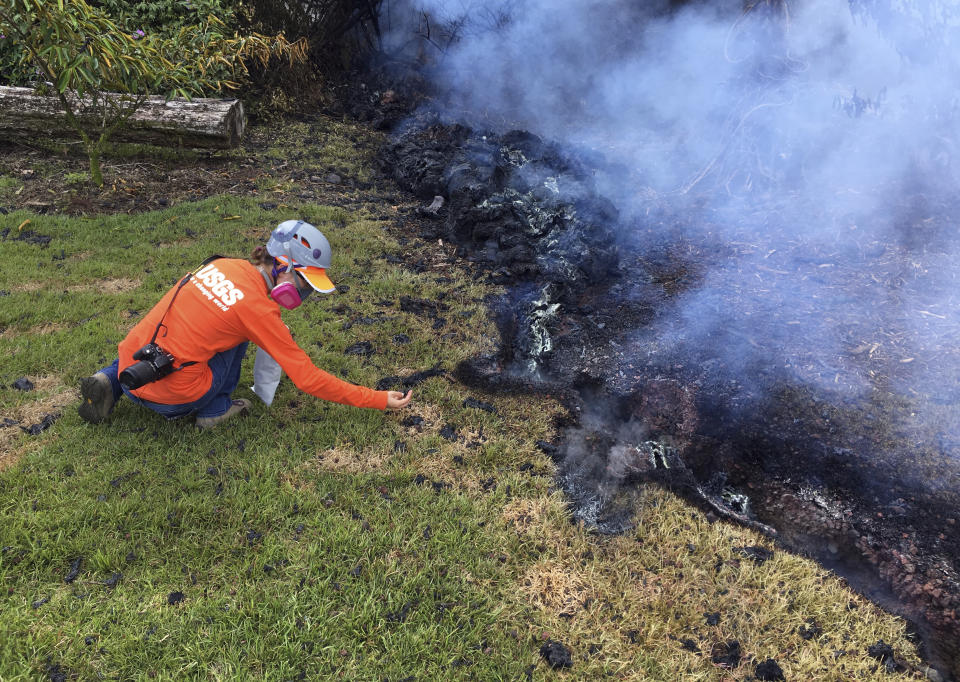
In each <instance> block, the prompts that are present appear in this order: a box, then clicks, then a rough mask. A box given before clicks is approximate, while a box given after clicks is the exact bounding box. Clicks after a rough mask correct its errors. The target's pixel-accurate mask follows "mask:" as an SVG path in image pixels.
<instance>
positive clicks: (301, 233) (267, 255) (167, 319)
mask: <svg viewBox="0 0 960 682" xmlns="http://www.w3.org/2000/svg"><path fill="white" fill-rule="evenodd" d="M329 267H330V244H329V243H328V242H327V239H326V237H324V236H323V233H322V232H320V230H318V229H317V228H316V227H314V226H313V225H310V224H309V223H305V222H303V221H301V220H288V221H285V222H283V223H280V225H279V226H277V228H276V229H275V230H274V231H273V233H272V234H271V236H270V240H269V241H268V242H267V245H266V247H263V246H259V247H257V248H256V249H255V250H254V252H253V254H251V257H250V260H249V261H247V260H243V259H235V258H223V257H219V256H215V257H213V258H211V259H208V260H207V261H205V262H204V263H203V264H202V265H201V266H200V267H199V268H197V269H196V270H195V271H193V272H192V273H190V274H189V275H187V276H186V277H184V278H183V279H182V280H181V281H180V282H179V283H178V284H176V285H175V286H174V287H173V288H172V289H170V291H168V292H167V293H166V295H164V297H163V298H162V299H160V302H159V303H157V305H156V306H154V308H153V309H152V310H150V312H149V313H147V315H146V316H145V317H144V318H143V320H141V321H140V322H139V323H138V324H137V326H135V327H134V328H133V329H132V330H131V331H130V333H129V334H128V335H127V337H126V338H125V339H124V340H123V341H121V342H120V345H119V349H118V351H119V352H118V357H117V359H116V360H114V362H113V364H111V365H110V366H108V367H105V368H103V369H102V370H100V371H99V372H97V373H96V374H94V375H93V376H90V377H86V378H84V379H83V380H82V381H81V382H80V393H81V395H82V397H83V403H82V404H81V405H80V407H79V410H78V411H79V413H80V416H81V417H82V418H83V419H85V420H86V421H88V422H91V423H98V422H101V421H103V420H104V419H106V417H107V416H108V415H109V414H110V412H111V410H112V409H113V406H114V404H115V403H116V401H117V400H119V399H120V397H121V396H122V395H124V394H126V395H127V396H128V397H129V398H130V399H131V400H133V401H134V402H135V403H138V404H140V405H142V406H144V407H147V408H149V409H151V410H153V411H154V412H157V413H158V414H161V415H163V416H164V417H166V418H168V419H176V418H177V417H183V416H186V415H188V414H191V413H196V417H197V426H199V427H200V428H209V427H211V426H214V425H216V424H218V423H219V422H221V421H224V420H225V419H228V418H230V417H232V416H235V415H240V414H244V413H245V412H246V411H247V409H248V408H249V406H250V402H249V401H248V400H244V399H235V398H233V397H232V394H233V391H234V390H235V389H236V387H237V384H238V383H239V381H240V367H241V363H242V361H243V358H244V355H245V354H246V351H247V344H248V343H249V342H250V341H252V342H254V343H255V344H257V346H259V347H260V348H262V349H263V350H264V351H266V352H267V353H268V354H269V355H270V356H271V357H273V358H274V359H275V360H276V361H277V362H278V363H279V365H280V366H281V367H282V368H283V370H284V371H285V372H286V373H287V375H288V376H289V377H290V378H291V380H292V381H293V383H294V384H295V385H296V386H297V388H299V389H300V390H302V391H304V392H306V393H309V394H311V395H313V396H316V397H318V398H322V399H324V400H330V401H333V402H337V403H343V404H345V405H353V406H354V407H369V408H375V409H380V410H383V409H387V408H390V409H398V408H401V407H404V406H406V405H407V404H408V403H409V402H410V398H411V396H410V393H409V392H408V393H407V394H406V395H405V394H403V393H400V392H398V391H374V390H372V389H369V388H365V387H363V386H356V385H354V384H351V383H349V382H346V381H343V380H341V379H338V378H337V377H334V376H332V375H330V374H328V373H327V372H324V371H323V370H321V369H319V368H317V367H316V366H315V365H314V364H313V362H312V361H311V360H310V357H309V356H308V355H307V354H306V352H304V351H303V349H301V348H300V347H299V346H298V345H297V343H296V342H295V341H294V340H293V337H292V336H291V335H290V331H289V330H288V329H287V327H286V325H285V324H283V322H282V321H281V319H280V308H281V307H283V308H286V309H288V310H291V309H293V308H296V307H297V306H299V305H300V303H301V302H302V301H303V300H304V299H305V298H307V297H308V296H309V295H310V294H311V293H313V292H314V291H319V292H320V293H325V294H327V293H331V292H333V291H334V289H335V287H334V285H333V283H332V282H331V281H330V279H329V277H328V276H327V274H326V271H327V269H328V268H329Z"/></svg>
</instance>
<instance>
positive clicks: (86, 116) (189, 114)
mask: <svg viewBox="0 0 960 682" xmlns="http://www.w3.org/2000/svg"><path fill="white" fill-rule="evenodd" d="M111 96H113V97H119V95H111ZM73 101H75V102H76V103H77V105H78V106H76V107H75V110H77V111H80V112H81V114H80V117H81V119H82V120H83V121H84V122H85V123H88V124H90V126H91V129H94V130H95V129H96V128H97V127H98V122H99V117H98V116H97V115H96V112H95V111H92V110H91V109H92V108H91V107H90V106H89V103H90V100H89V99H88V98H85V99H84V100H83V101H82V102H81V101H77V100H76V99H74V100H73ZM245 127H246V116H245V114H244V111H243V103H242V102H240V100H237V99H211V98H200V97H197V98H194V99H192V100H187V99H182V98H176V99H171V100H169V101H167V100H165V99H164V98H163V97H149V98H148V99H147V100H146V101H145V102H144V103H143V104H142V105H141V106H140V108H139V109H138V110H137V111H136V113H134V114H133V116H132V117H131V118H130V120H129V121H128V122H127V125H126V126H124V127H122V128H121V129H119V130H117V131H116V132H115V133H114V134H113V135H112V136H111V138H110V139H111V141H113V142H142V143H147V144H154V145H158V146H183V147H201V148H214V149H229V148H231V147H236V146H237V145H238V144H239V143H240V139H241V138H242V137H243V132H244V128H245ZM25 137H26V138H34V139H36V138H38V137H43V138H47V139H50V138H53V139H72V140H76V139H79V136H78V135H77V133H76V131H74V129H73V128H71V127H70V126H69V125H68V123H67V117H66V113H65V112H64V110H63V106H62V105H61V103H60V100H59V98H58V97H56V96H55V95H38V94H37V93H36V91H35V90H33V89H32V88H16V87H4V86H0V138H7V139H15V138H21V139H22V138H25Z"/></svg>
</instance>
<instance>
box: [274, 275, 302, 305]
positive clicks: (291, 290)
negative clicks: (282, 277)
mask: <svg viewBox="0 0 960 682" xmlns="http://www.w3.org/2000/svg"><path fill="white" fill-rule="evenodd" d="M270 297H271V298H273V300H274V301H276V302H277V303H279V304H280V305H282V306H283V307H284V308H286V309H287V310H293V309H294V308H296V307H297V306H298V305H300V292H299V291H297V287H296V286H294V285H293V283H292V282H282V283H280V284H278V285H277V286H275V287H274V288H273V290H272V291H271V292H270Z"/></svg>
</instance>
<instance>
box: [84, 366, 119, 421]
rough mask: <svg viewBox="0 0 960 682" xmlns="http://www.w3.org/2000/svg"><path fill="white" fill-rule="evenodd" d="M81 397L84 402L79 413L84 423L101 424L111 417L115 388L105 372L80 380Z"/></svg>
mask: <svg viewBox="0 0 960 682" xmlns="http://www.w3.org/2000/svg"><path fill="white" fill-rule="evenodd" d="M80 396H81V397H82V398H83V402H82V403H81V404H80V407H78V408H77V413H78V414H79V415H80V418H81V419H83V420H84V421H88V422H90V423H91V424H99V423H100V422H102V421H103V420H104V419H106V418H107V417H108V416H109V415H110V410H112V409H113V403H114V402H115V401H114V399H113V387H112V386H111V385H110V379H108V378H107V375H106V374H104V373H103V372H97V373H96V374H94V375H93V376H89V377H84V378H83V379H81V380H80Z"/></svg>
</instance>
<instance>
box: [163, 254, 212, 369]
mask: <svg viewBox="0 0 960 682" xmlns="http://www.w3.org/2000/svg"><path fill="white" fill-rule="evenodd" d="M218 258H223V256H220V255H213V256H210V257H209V258H207V259H206V260H204V261H203V262H202V263H200V265H198V266H197V267H196V269H195V270H194V271H193V272H191V273H188V274H187V276H186V277H184V278H183V280H182V281H181V282H180V286H178V287H177V290H176V291H174V292H173V298H171V299H170V303H169V304H168V305H167V309H166V310H164V311H163V315H161V316H160V321H159V322H157V328H156V329H154V330H153V337H152V338H151V339H150V343H151V344H152V343H156V341H157V336H158V335H159V334H160V327H162V326H163V320H164V319H165V318H166V317H167V313H169V312H170V308H172V307H173V302H174V301H175V300H177V295H178V294H179V293H180V290H181V289H183V287H184V285H185V284H186V283H187V282H189V281H190V278H191V277H193V276H194V275H195V274H197V273H198V272H200V270H201V269H202V268H203V267H204V266H205V265H207V264H208V263H212V262H213V261H215V260H217V259H218ZM195 364H197V362H196V360H191V361H190V362H185V363H183V364H182V365H180V366H179V367H177V369H175V370H174V371H175V372H176V371H179V370H181V369H183V368H184V367H189V366H190V365H195Z"/></svg>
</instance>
